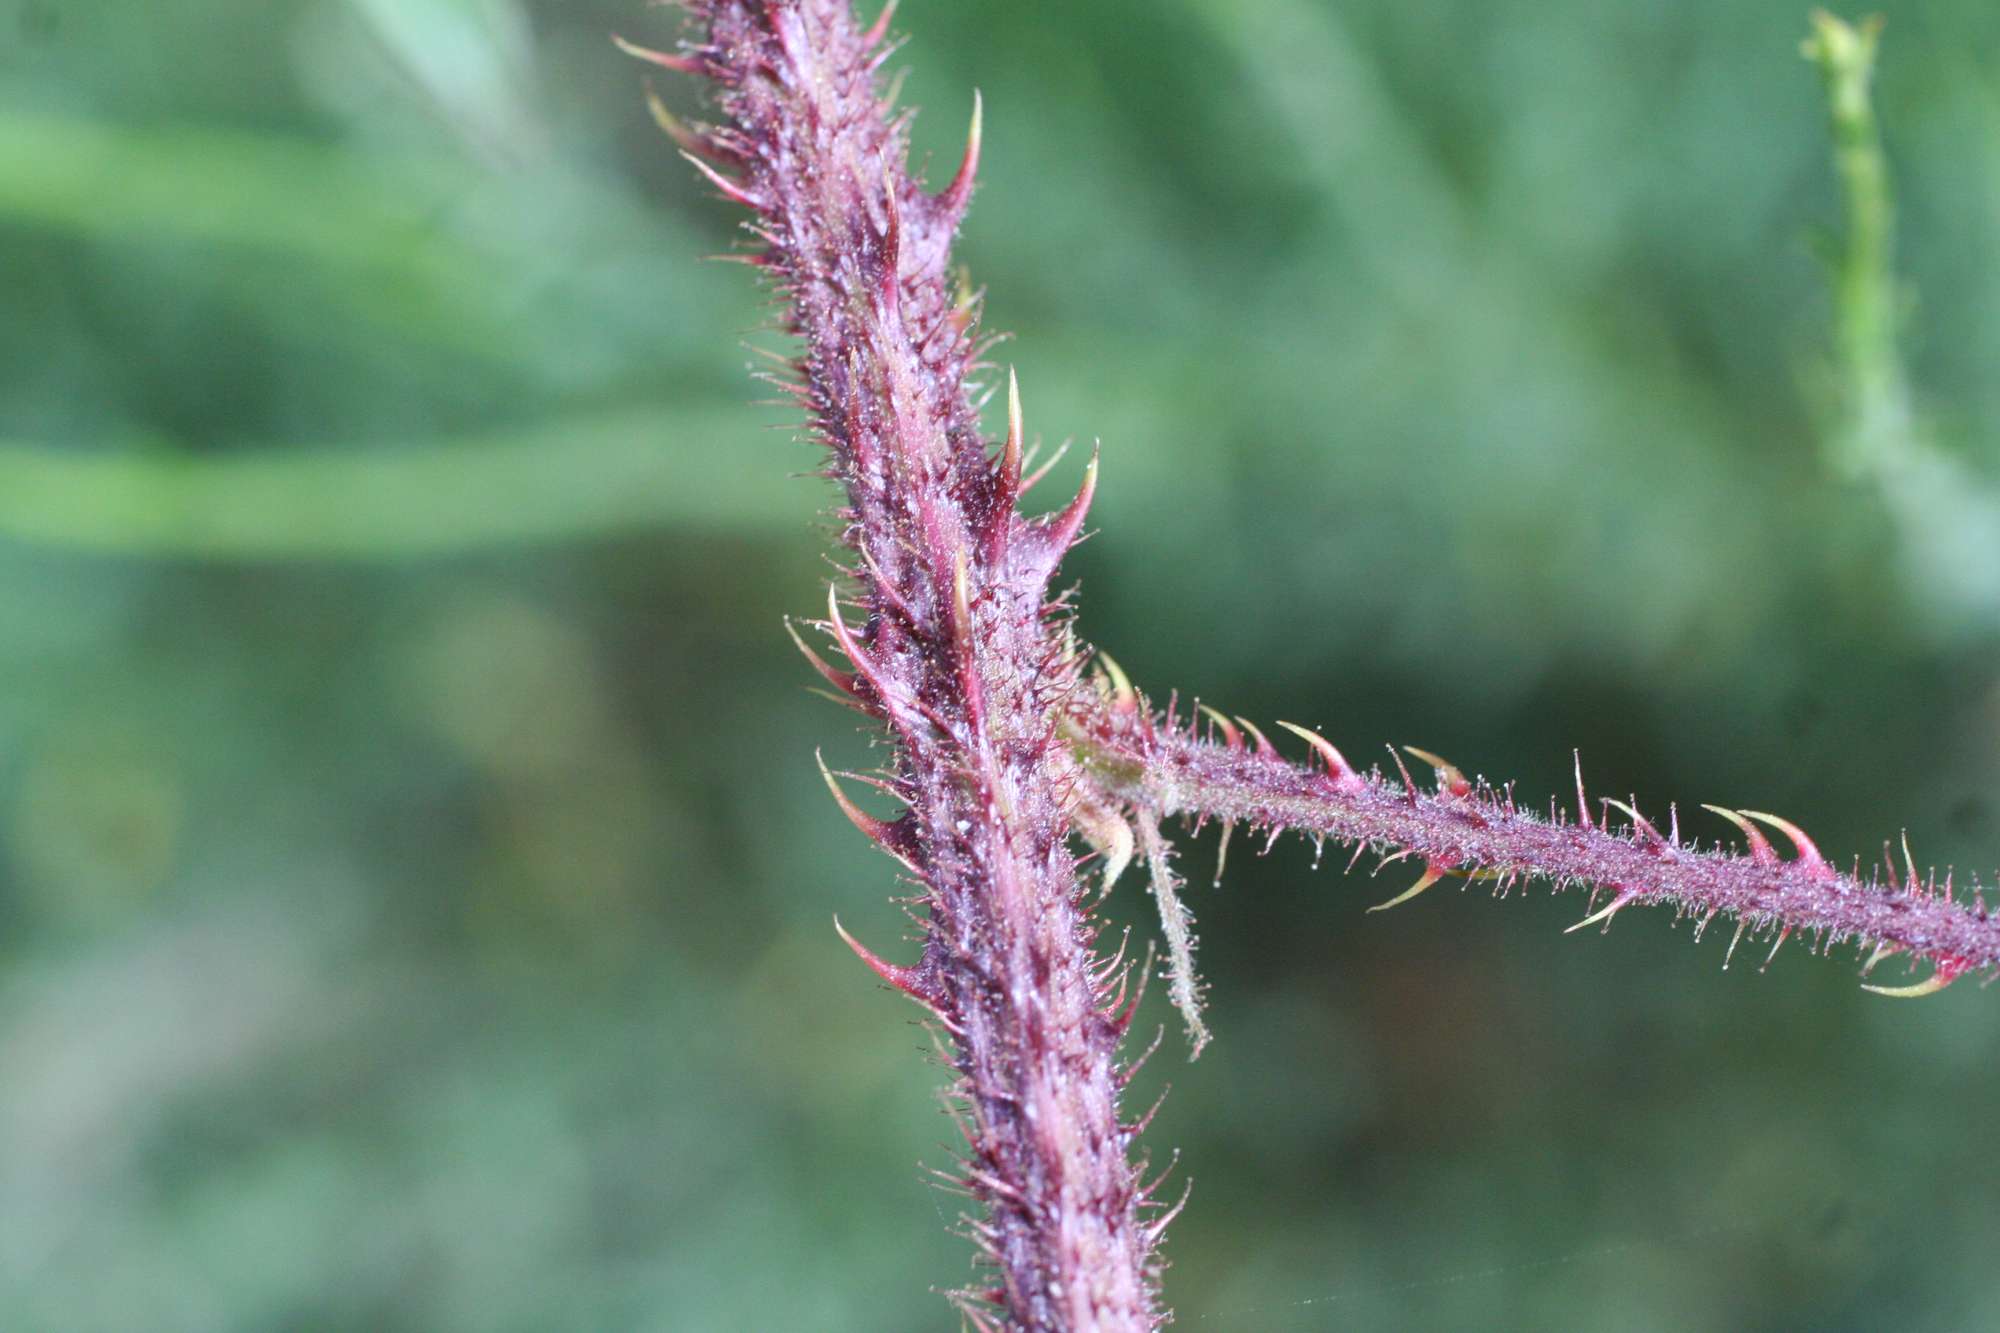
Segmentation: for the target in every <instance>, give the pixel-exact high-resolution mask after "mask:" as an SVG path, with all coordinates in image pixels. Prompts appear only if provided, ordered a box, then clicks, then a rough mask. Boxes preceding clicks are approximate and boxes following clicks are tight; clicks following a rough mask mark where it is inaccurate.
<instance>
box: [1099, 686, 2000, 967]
mask: <svg viewBox="0 0 2000 1333" xmlns="http://www.w3.org/2000/svg"><path fill="white" fill-rule="evenodd" d="M1105 694H1106V696H1107V697H1108V698H1109V699H1110V701H1111V706H1110V707H1108V708H1099V707H1093V708H1092V709H1091V710H1090V711H1089V712H1087V713H1082V714H1080V715H1079V717H1078V719H1077V722H1076V724H1075V728H1074V730H1073V732H1072V739H1073V742H1074V744H1075V745H1076V747H1077V751H1078V754H1079V756H1080V757H1081V759H1082V762H1083V763H1084V765H1085V767H1086V769H1087V771H1088V772H1089V773H1090V775H1091V781H1092V783H1093V785H1094V786H1095V787H1096V788H1097V789H1098V791H1099V793H1100V796H1101V798H1102V799H1107V800H1114V801H1122V802H1124V803H1126V804H1128V805H1129V806H1132V807H1135V808H1138V809H1141V810H1146V811H1152V812H1157V813H1158V814H1162V815H1174V814H1180V815H1191V816H1196V817H1205V818H1210V819H1216V820H1220V821H1222V822H1223V823H1224V824H1225V825H1236V824H1241V825H1244V826H1246V827H1248V828H1250V829H1253V830H1262V831H1266V832H1268V833H1269V834H1270V835H1271V836H1273V837H1275V836H1276V835H1277V834H1278V833H1280V832H1284V831H1288V830H1289V831H1295V832H1299V833H1303V834H1305V835H1306V836H1307V837H1310V838H1313V839H1315V840H1318V839H1327V840H1332V841H1335V842H1340V843H1352V844H1355V846H1356V853H1357V855H1358V854H1360V852H1362V851H1373V852H1374V853H1376V854H1377V855H1379V856H1381V857H1383V858H1385V863H1386V862H1387V861H1396V860H1402V859H1406V858H1407V859H1408V860H1410V861H1411V862H1412V863H1413V864H1415V865H1419V866H1421V867H1423V874H1422V877H1421V878H1420V879H1419V880H1418V881H1417V883H1416V884H1415V885H1414V886H1412V887H1411V888H1409V889H1406V890H1405V891H1404V892H1402V893H1400V894H1398V895H1396V896H1395V897H1392V898H1390V899H1389V900H1388V901H1386V902H1383V903H1380V904H1377V909H1375V910H1379V908H1382V907H1389V906H1394V905H1396V904H1398V903H1401V902H1405V901H1408V900H1409V899H1410V898H1413V897H1415V896H1416V895H1417V894H1418V893H1420V892H1422V891H1423V890H1425V889H1427V888H1429V887H1430V886H1431V885H1433V884H1435V883H1437V882H1438V881H1439V880H1440V879H1442V878H1444V877H1446V876H1448V875H1466V876H1470V877H1476V878H1480V879H1485V880H1489V881H1491V882H1493V883H1494V885H1495V886H1496V889H1497V890H1498V891H1501V892H1504V891H1506V889H1507V888H1509V887H1510V886H1512V885H1514V884H1516V883H1518V882H1522V881H1529V880H1542V881H1546V882H1549V883H1551V884H1552V885H1553V886H1554V887H1556V888H1557V889H1564V888H1572V887H1583V888H1587V889H1589V890H1590V891H1591V899H1592V904H1593V906H1595V904H1596V902H1597V900H1598V898H1599V897H1600V896H1601V895H1608V899H1607V901H1606V903H1605V905H1604V906H1603V907H1601V908H1598V909H1597V910H1596V911H1594V912H1592V913H1590V914H1589V915H1587V916H1586V917H1585V918H1584V920H1583V921H1581V922H1579V923H1578V926H1582V925H1588V924H1594V923H1599V922H1602V923H1603V924H1604V925H1606V926H1607V927H1608V926H1609V924H1610V922H1611V919H1612V918H1613V917H1614V916H1616V915H1617V913H1618V912H1620V911H1622V910H1623V909H1624V908H1626V907H1628V906H1647V905H1667V906H1671V907H1673V908H1674V909H1675V911H1676V912H1678V913H1680V914H1681V915H1685V916H1692V917H1694V918H1695V919H1696V920H1697V921H1698V923H1699V928H1700V929H1705V928H1706V927H1707V925H1708V923H1709V922H1710V921H1711V920H1713V919H1714V918H1715V917H1717V916H1723V917H1728V918H1730V919H1731V920H1733V921H1735V922H1736V925H1737V930H1736V935H1735V937H1734V939H1733V940H1732V943H1731V946H1730V947H1731V953H1732V954H1733V953H1734V949H1735V942H1736V941H1740V940H1741V938H1742V937H1743V935H1744V934H1746V933H1748V934H1752V935H1759V934H1761V935H1767V936H1770V937H1772V938H1773V940H1774V943H1773V945H1772V952H1773V953H1774V954H1775V952H1776V950H1777V947H1778V946H1779V945H1781V944H1783V943H1784V941H1785V939H1787V938H1789V937H1791V936H1793V935H1796V936H1799V937H1800V938H1801V939H1807V940H1810V941H1812V942H1813V944H1814V946H1815V947H1816V948H1819V949H1821V950H1824V949H1827V948H1831V947H1832V946H1834V945H1836V944H1840V943H1843V942H1850V941H1851V942H1853V943H1855V944H1857V945H1859V946H1860V947H1861V948H1862V949H1864V950H1867V951H1869V956H1868V962H1867V965H1866V966H1865V967H1864V969H1863V970H1864V973H1865V972H1866V971H1867V970H1868V968H1872V967H1873V966H1874V965H1875V964H1876V963H1877V962H1880V961H1881V960H1882V959H1884V958H1888V957H1892V956H1895V955H1899V954H1900V955H1905V956H1907V958H1908V959H1909V960H1911V961H1917V960H1922V961H1926V962H1929V963H1930V964H1931V965H1932V969H1933V970H1932V973H1931V975H1930V976H1929V977H1928V978H1927V979H1925V980H1923V981H1921V982H1917V983H1915V984H1914V985H1911V986H1906V987H1880V986H1871V987H1869V989H1871V990H1876V991H1878V992H1879V993H1882V994H1887V995H1924V994H1930V993H1932V992H1934V991H1937V990H1941V989H1943V988H1944V987H1945V986H1946V985H1949V984H1950V983H1951V982H1952V981H1953V980H1954V979H1956V978H1957V977H1959V976H1961V975H1963V974H1965V973H1967V972H1984V973H1987V974H1989V975H1991V974H1993V973H1995V972H1996V971H2000V917H1993V916H1990V915H1988V913H1987V910H1986V906H1985V904H1984V902H1983V901H1982V900H1981V899H1980V898H1979V896H1978V894H1977V893H1976V892H1974V893H1970V894H1967V893H1959V894H1957V895H1956V896H1954V886H1953V884H1952V877H1951V876H1950V875H1946V876H1945V877H1944V879H1943V881H1942V882H1941V883H1940V882H1939V880H1938V879H1937V877H1936V876H1935V874H1931V875H1923V874H1920V873H1919V872H1918V870H1917V868H1916V865H1915V863H1914V861H1912V860H1910V859H1909V856H1908V849H1907V847H1905V848H1904V849H1903V859H1902V864H1901V865H1900V867H1899V866H1898V864H1897V862H1896V860H1895V859H1894V858H1893V857H1892V856H1891V855H1890V854H1889V853H1888V852H1887V850H1886V849H1885V855H1884V860H1883V863H1882V865H1881V866H1880V867H1879V868H1878V869H1877V871H1876V872H1875V874H1874V875H1873V876H1871V877H1870V878H1868V879H1863V878H1862V877H1861V875H1860V873H1859V867H1858V865H1857V867H1856V868H1855V870H1854V871H1853V872H1848V873H1844V872H1841V871H1839V870H1836V869H1835V868H1834V867H1833V866H1832V865H1831V864H1829V863H1828V862H1827V860H1826V859H1825V858H1824V857H1823V856H1822V855H1821V853H1820V851H1819V849H1818V847H1816V846H1815V845H1814V844H1813V842H1812V840H1811V839H1810V838H1809V837H1807V836H1806V834H1805V833H1804V832H1803V831H1802V830H1800V829H1799V828H1798V827H1796V826H1795V825H1793V824H1791V823H1790V822H1789V821H1787V820H1783V819H1779V818H1778V817H1776V816H1773V815H1767V814H1763V813H1761V812H1755V811H1741V810H1722V809H1719V808H1716V807H1705V808H1707V809H1709V810H1711V811H1713V813H1714V815H1715V816H1717V817H1719V818H1720V819H1724V820H1728V821H1729V822H1730V823H1731V824H1733V825H1734V826H1735V828H1736V830H1737V832H1738V833H1739V834H1740V835H1741V836H1742V837H1743V838H1744V840H1745V842H1746V844H1747V846H1748V849H1749V850H1748V852H1747V853H1738V852H1734V851H1730V850H1726V849H1724V848H1722V847H1720V846H1718V847H1716V848H1714V849H1713V850H1706V851H1704V850H1702V848H1701V847H1700V845H1699V842H1698V840H1697V841H1691V840H1689V839H1687V838H1685V837H1683V836H1682V835H1681V832H1680V823H1679V819H1678V816H1677V815H1676V817H1674V818H1673V819H1672V820H1671V821H1670V822H1668V831H1667V832H1664V833H1663V832H1661V831H1660V829H1659V828H1658V826H1657V825H1655V824H1654V823H1653V822H1652V821H1650V820H1648V819H1647V818H1646V817H1645V816H1644V815H1642V814H1641V813H1640V812H1639V811H1637V810H1636V809H1634V808H1632V807H1631V806H1628V805H1627V804H1626V803H1624V802H1622V801H1614V800H1600V801H1598V802H1596V803H1594V804H1593V803H1592V802H1591V801H1590V799H1589V797H1588V796H1587V795H1586V794H1585V791H1584V786H1583V777H1582V770H1581V766H1579V769H1578V775H1577V812H1576V814H1575V816H1574V817H1573V818H1572V817H1571V816H1570V815H1568V814H1567V813H1566V812H1558V813H1556V814H1554V815H1552V817H1548V818H1544V817H1543V816H1541V815H1539V814H1536V813H1534V812H1532V811H1529V810H1527V809H1524V808H1521V807H1520V806H1518V805H1517V804H1516V803H1515V800H1514V796H1513V792H1512V789H1511V788H1494V787H1492V786H1490V785H1488V784H1486V783H1484V782H1478V783H1475V782H1471V781H1468V780H1467V779H1466V778H1465V776H1464V774H1463V773H1461V772H1460V771H1459V770H1458V769H1457V768H1455V767H1453V766H1452V765H1450V764H1449V763H1447V762H1446V761H1444V760H1442V759H1439V758H1438V757H1437V756H1435V755H1431V754H1429V753H1427V752H1424V751H1419V750H1411V751H1408V753H1410V754H1413V755H1415V756H1417V757H1418V758H1419V759H1420V760H1422V761H1424V762H1425V763H1427V764H1429V765H1430V766H1431V767H1433V768H1434V769H1435V771H1436V773H1437V783H1436V786H1435V787H1434V788H1432V789H1429V790H1426V789H1424V788H1421V787H1419V786H1418V785H1417V784H1416V783H1415V782H1414V781H1412V780H1411V779H1410V777H1409V775H1408V772H1407V770H1406V769H1405V768H1404V765H1403V761H1402V759H1401V758H1400V756H1399V757H1398V758H1397V760H1396V763H1397V769H1398V772H1397V775H1396V777H1395V778H1393V779H1388V778H1384V777H1383V776H1382V775H1381V774H1380V773H1378V772H1368V773H1362V772H1359V771H1357V770H1356V769H1355V768H1354V767H1353V766H1352V765H1350V764H1349V763H1348V762H1347V760H1346V759H1345V758H1344V757H1343V756H1342V755H1341V754H1340V752H1339V751H1338V750H1336V749H1335V748H1334V747H1333V746H1332V745H1331V744H1330V743H1329V742H1327V741H1326V740H1325V739H1324V738H1323V737H1320V736H1319V735H1318V734H1317V733H1313V732H1308V731H1305V730H1304V729H1303V728H1293V729H1294V730H1296V731H1298V732H1299V733H1300V734H1301V735H1302V736H1303V737H1304V738H1305V739H1307V740H1308V741H1309V743H1311V744H1312V746H1313V748H1314V750H1315V751H1316V752H1317V754H1318V757H1319V760H1320V764H1319V766H1318V767H1317V768H1308V767H1302V766H1299V765H1295V764H1292V763H1289V762H1287V761H1286V760H1284V759H1283V758H1281V757H1280V756H1279V755H1278V754H1277V752H1276V750H1275V749H1273V748H1272V747H1271V746H1270V745H1269V744H1268V743H1266V742H1265V741H1264V739H1263V737H1262V736H1261V735H1257V733H1255V732H1254V731H1253V733H1252V734H1253V735H1257V744H1256V745H1255V746H1251V745H1247V744H1245V743H1244V741H1243V739H1242V732H1241V730H1240V729H1239V728H1237V727H1236V726H1234V725H1233V724H1229V723H1228V722H1227V719H1224V723H1223V727H1222V728H1221V729H1220V730H1221V735H1222V739H1221V740H1220V741H1219V742H1218V741H1216V740H1208V739H1202V738H1200V737H1199V736H1198V734H1197V728H1196V726H1195V724H1194V723H1193V722H1190V723H1188V724H1187V725H1186V726H1185V727H1183V726H1181V725H1180V724H1179V723H1178V722H1177V721H1176V720H1175V719H1173V718H1171V717H1168V718H1164V719H1163V718H1156V717H1155V716H1154V715H1153V714H1152V713H1151V712H1150V711H1149V710H1148V709H1146V708H1145V707H1144V706H1143V704H1142V703H1139V702H1138V701H1137V700H1136V698H1134V697H1133V696H1130V695H1129V694H1124V693H1122V692H1120V691H1117V690H1115V689H1110V688H1107V689H1106V690H1105ZM1287 725H1289V724H1287ZM1614 810H1615V811H1617V812H1619V821H1618V822H1619V823H1620V824H1621V825H1622V827H1620V828H1616V829H1614V828H1613V827H1612V822H1611V819H1610V812H1611V811H1614ZM1704 817H1706V816H1704ZM1760 825H1761V826H1762V827H1761V828H1760ZM1763 828H1770V829H1775V830H1776V831H1778V832H1779V833H1780V834H1782V835H1783V836H1784V838H1785V839H1786V841H1788V842H1789V843H1790V844H1791V849H1792V853H1793V855H1792V858H1791V859H1789V860H1786V859H1784V858H1782V857H1780V855H1779V854H1778V851H1777V848H1775V847H1774V846H1773V845H1772V843H1771V841H1770V840H1769V839H1768V838H1767V837H1766V836H1765V834H1764V832H1763ZM1576 928H1577V927H1571V929H1576Z"/></svg>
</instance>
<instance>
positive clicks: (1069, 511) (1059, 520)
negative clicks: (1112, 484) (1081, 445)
mask: <svg viewBox="0 0 2000 1333" xmlns="http://www.w3.org/2000/svg"><path fill="white" fill-rule="evenodd" d="M1101 452H1102V446H1101V445H1093V446H1092V447H1091V450H1090V462H1089V464H1087V465H1086V466H1085V467H1084V469H1083V484H1082V485H1081V486H1079V487H1077V489H1076V498H1075V499H1074V500H1071V501H1070V502H1069V504H1068V506H1067V507H1065V508H1064V509H1063V510H1062V512H1061V513H1059V514H1056V515H1054V516H1053V517H1051V518H1050V519H1049V521H1048V532H1049V536H1050V538H1051V539H1052V540H1051V542H1050V550H1052V551H1054V552H1056V553H1057V554H1060V553H1062V552H1063V551H1067V550H1068V549H1069V548H1070V547H1072V546H1074V545H1075V544H1076V541H1077V533H1078V532H1080V531H1081V530H1082V528H1083V520H1084V518H1085V517H1086V516H1088V515H1089V513H1090V502H1091V500H1092V498H1094V497H1095V496H1096V494H1097V460H1098V455H1099V454H1100V453H1101Z"/></svg>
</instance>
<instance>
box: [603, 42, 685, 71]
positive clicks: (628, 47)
mask: <svg viewBox="0 0 2000 1333" xmlns="http://www.w3.org/2000/svg"><path fill="white" fill-rule="evenodd" d="M611 42H612V45H614V46H616V47H617V48H618V49H619V50H620V51H623V52H624V53H625V54H626V55H628V56H631V57H633V58H634V59H637V60H644V61H647V62H649V63H651V64H655V65H658V66H659V67H660V68H661V69H670V70H672V71H674V72H675V73H676V74H699V73H701V72H702V66H701V62H700V61H699V60H696V59H694V58H693V57H691V56H677V55H670V54H668V53H667V52H665V51H655V50H653V49H652V48H651V47H649V46H641V45H639V44H638V43H637V42H628V41H626V40H625V39H624V38H623V37H620V36H619V35H618V34H617V33H615V32H614V33H612V34H611Z"/></svg>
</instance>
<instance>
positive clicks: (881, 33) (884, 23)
mask: <svg viewBox="0 0 2000 1333" xmlns="http://www.w3.org/2000/svg"><path fill="white" fill-rule="evenodd" d="M898 3H900V0H889V3H888V4H886V5H883V6H882V12H881V13H880V14H877V15H876V16H875V21H874V22H873V23H871V24H869V25H868V31H866V32H864V33H862V34H861V49H862V50H864V51H867V50H872V49H873V48H874V46H875V44H876V43H877V42H879V41H881V40H882V39H883V38H884V37H886V36H888V35H889V20H890V19H891V18H893V17H895V13H896V6H897V4H898Z"/></svg>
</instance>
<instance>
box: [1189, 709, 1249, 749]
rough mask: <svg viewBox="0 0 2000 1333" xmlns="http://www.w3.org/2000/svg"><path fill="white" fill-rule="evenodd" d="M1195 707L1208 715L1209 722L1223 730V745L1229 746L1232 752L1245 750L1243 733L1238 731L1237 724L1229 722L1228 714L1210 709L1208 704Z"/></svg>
mask: <svg viewBox="0 0 2000 1333" xmlns="http://www.w3.org/2000/svg"><path fill="white" fill-rule="evenodd" d="M1195 707H1196V708H1198V709H1200V710H1201V711H1202V712H1204V713H1206V714H1208V720H1209V721H1211V722H1213V723H1214V724H1215V725H1216V726H1217V727H1219V728H1220V729H1221V731H1222V743H1223V744H1224V745H1227V746H1228V747H1229V748H1230V749H1232V750H1240V749H1242V748H1243V733H1242V732H1241V731H1239V730H1237V727H1236V724H1235V723H1234V722H1231V721H1230V720H1229V715H1228V714H1227V713H1223V712H1220V711H1218V710H1216V709H1213V708H1210V707H1209V706H1208V705H1207V704H1203V703H1198V704H1196V705H1195Z"/></svg>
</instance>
